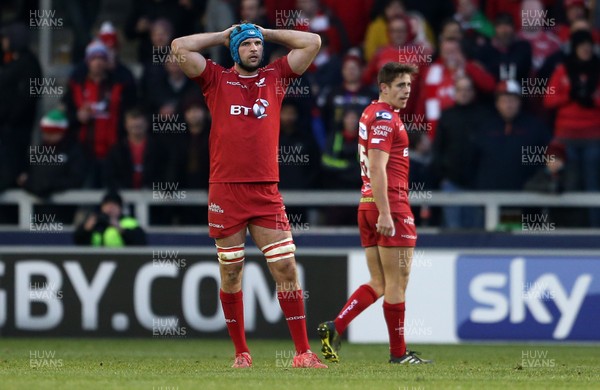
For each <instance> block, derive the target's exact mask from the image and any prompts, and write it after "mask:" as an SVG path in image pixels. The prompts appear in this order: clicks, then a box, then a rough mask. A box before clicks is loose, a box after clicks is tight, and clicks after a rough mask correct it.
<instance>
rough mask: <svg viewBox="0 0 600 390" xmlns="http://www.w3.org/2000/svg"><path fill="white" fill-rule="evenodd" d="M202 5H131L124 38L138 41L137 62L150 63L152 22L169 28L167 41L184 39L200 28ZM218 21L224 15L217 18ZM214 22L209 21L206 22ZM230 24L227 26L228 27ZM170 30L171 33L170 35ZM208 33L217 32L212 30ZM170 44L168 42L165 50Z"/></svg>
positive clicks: (145, 1) (184, 1)
mask: <svg viewBox="0 0 600 390" xmlns="http://www.w3.org/2000/svg"><path fill="white" fill-rule="evenodd" d="M205 6H206V1H194V0H179V1H174V0H170V1H158V0H138V1H134V2H133V7H132V8H131V11H130V13H129V15H128V17H127V22H126V24H125V36H126V37H127V39H130V40H137V41H138V62H141V63H147V62H152V53H153V45H154V46H156V43H155V42H152V40H153V38H152V37H151V35H152V30H153V27H154V22H155V21H157V20H158V19H163V20H166V21H168V24H169V25H170V26H171V38H172V37H173V36H178V37H180V36H184V35H189V34H192V33H193V32H194V31H198V30H199V28H200V25H199V22H198V21H199V20H200V16H201V15H202V14H203V12H204V7H205ZM219 16H221V18H223V17H224V15H222V14H221V15H219ZM215 19H216V20H218V19H219V18H212V19H209V21H211V20H212V21H214V20H215ZM231 24H233V23H228V24H227V26H228V27H229V26H231ZM173 27H174V31H173ZM210 31H221V30H218V29H212V30H210ZM170 43H171V40H170V39H169V41H168V43H167V44H166V45H167V46H168V45H169V44H170Z"/></svg>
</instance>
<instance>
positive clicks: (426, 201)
mask: <svg viewBox="0 0 600 390" xmlns="http://www.w3.org/2000/svg"><path fill="white" fill-rule="evenodd" d="M103 195H104V191H101V190H73V191H67V192H63V193H61V194H56V195H53V196H51V197H50V198H48V199H46V200H42V199H40V198H37V197H35V196H33V195H30V194H28V193H27V192H25V191H23V190H8V191H5V192H3V193H0V205H11V204H16V205H17V206H18V210H19V211H18V229H21V230H27V229H29V222H30V218H31V215H33V212H34V205H36V204H45V205H52V204H54V205H76V206H93V205H97V204H99V203H100V200H101V199H102V196H103ZM121 195H122V196H123V200H124V201H125V203H128V204H132V205H133V210H134V213H135V216H136V218H137V219H138V221H139V223H140V225H141V226H142V227H149V221H150V218H149V215H150V211H149V207H150V206H207V205H208V195H207V192H206V191H187V190H186V192H185V196H181V197H180V198H178V199H162V198H161V197H160V196H157V195H158V194H157V193H156V192H154V191H152V190H124V191H121ZM282 195H283V198H284V202H285V204H286V205H287V206H289V207H292V206H296V207H297V206H302V207H327V206H356V205H357V204H358V200H359V197H360V193H359V192H357V191H320V190H310V191H285V190H282ZM409 199H410V203H411V205H412V206H423V205H427V206H476V207H483V208H484V216H485V219H484V220H485V230H486V231H494V230H495V229H496V228H497V226H498V224H499V222H500V212H501V208H502V207H510V206H513V207H600V194H598V193H590V192H587V193H582V192H571V193H564V194H560V195H549V194H538V193H523V192H483V191H481V192H479V191H478V192H438V191H417V192H415V193H411V194H410V195H409Z"/></svg>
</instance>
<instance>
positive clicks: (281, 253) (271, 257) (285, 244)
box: [260, 237, 296, 263]
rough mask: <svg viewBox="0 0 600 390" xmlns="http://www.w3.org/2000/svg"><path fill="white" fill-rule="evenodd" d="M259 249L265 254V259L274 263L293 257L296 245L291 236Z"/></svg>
mask: <svg viewBox="0 0 600 390" xmlns="http://www.w3.org/2000/svg"><path fill="white" fill-rule="evenodd" d="M260 250H261V251H262V253H263V254H264V255H265V259H267V262H268V263H275V262H278V261H279V260H284V259H289V258H292V257H294V252H295V251H296V245H294V240H293V239H292V238H291V237H287V238H284V239H283V240H280V241H277V242H274V243H272V244H269V245H265V246H263V247H262V248H260Z"/></svg>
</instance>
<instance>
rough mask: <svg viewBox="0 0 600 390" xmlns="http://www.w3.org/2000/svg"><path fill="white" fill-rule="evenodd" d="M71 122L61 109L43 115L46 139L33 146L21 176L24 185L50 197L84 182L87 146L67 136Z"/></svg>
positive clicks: (42, 124) (20, 184)
mask: <svg viewBox="0 0 600 390" xmlns="http://www.w3.org/2000/svg"><path fill="white" fill-rule="evenodd" d="M68 126H69V125H68V121H67V117H66V115H65V114H64V113H63V112H62V111H60V110H57V109H55V110H51V111H50V112H48V114H46V115H45V116H44V117H43V118H42V121H41V124H40V127H41V130H42V135H41V137H42V143H41V145H37V146H33V147H31V148H30V150H29V169H27V170H26V171H24V172H22V173H21V174H20V175H19V177H18V178H17V184H18V185H19V186H20V187H22V188H23V189H25V190H26V191H28V192H30V193H32V194H34V195H37V196H39V197H42V198H46V197H48V196H50V195H52V194H53V193H56V192H60V191H65V190H68V189H75V188H80V187H81V186H82V185H83V179H84V176H85V158H84V155H83V150H82V148H81V146H80V145H79V144H78V143H77V142H75V141H74V140H72V139H70V138H68V137H66V136H65V135H66V132H67V129H68Z"/></svg>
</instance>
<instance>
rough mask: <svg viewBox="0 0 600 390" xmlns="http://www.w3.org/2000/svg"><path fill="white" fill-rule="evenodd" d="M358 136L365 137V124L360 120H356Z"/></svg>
mask: <svg viewBox="0 0 600 390" xmlns="http://www.w3.org/2000/svg"><path fill="white" fill-rule="evenodd" d="M358 136H359V137H360V138H362V139H367V126H366V125H365V124H364V123H362V122H358Z"/></svg>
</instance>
